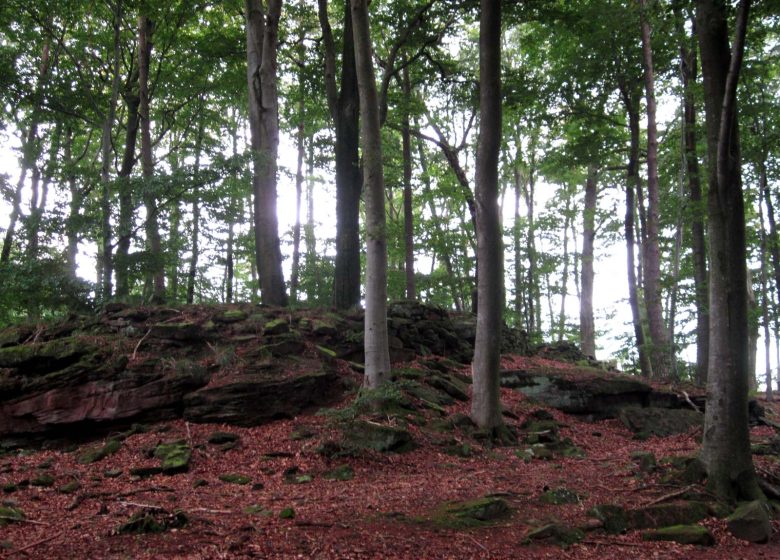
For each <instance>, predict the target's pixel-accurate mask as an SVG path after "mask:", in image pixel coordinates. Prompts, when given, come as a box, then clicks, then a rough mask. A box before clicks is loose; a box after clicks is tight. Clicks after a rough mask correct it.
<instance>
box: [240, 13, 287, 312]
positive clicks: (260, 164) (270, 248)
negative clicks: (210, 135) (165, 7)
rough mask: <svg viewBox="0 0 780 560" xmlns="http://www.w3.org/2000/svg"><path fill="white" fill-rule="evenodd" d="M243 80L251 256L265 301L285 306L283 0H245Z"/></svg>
mask: <svg viewBox="0 0 780 560" xmlns="http://www.w3.org/2000/svg"><path fill="white" fill-rule="evenodd" d="M245 11H246V13H245V17H246V55H247V72H246V75H247V85H248V90H249V125H250V130H251V137H252V163H253V166H254V173H253V175H252V192H253V203H254V226H255V260H256V262H257V270H258V277H259V280H260V290H261V293H262V298H263V303H267V304H269V305H282V306H284V305H287V292H286V289H285V286H284V274H283V272H282V252H281V248H280V243H279V224H278V217H277V215H276V196H277V193H276V174H277V161H276V160H277V157H278V153H279V100H278V98H277V85H276V80H277V76H276V66H277V62H276V51H277V41H278V32H279V19H280V17H281V12H282V0H268V4H267V6H264V5H263V2H262V0H246V3H245Z"/></svg>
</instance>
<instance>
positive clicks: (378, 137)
mask: <svg viewBox="0 0 780 560" xmlns="http://www.w3.org/2000/svg"><path fill="white" fill-rule="evenodd" d="M351 5H352V22H353V33H354V41H355V67H356V69H357V79H358V89H359V91H360V114H361V137H362V141H363V177H364V189H365V193H366V313H365V329H364V341H365V355H366V372H365V378H364V385H365V386H366V387H369V388H377V387H379V386H380V385H381V384H383V383H384V382H385V381H387V379H388V377H389V375H390V351H389V346H388V338H387V230H386V225H385V178H384V170H383V168H382V134H381V130H380V125H379V99H378V96H377V91H376V79H375V77H374V62H373V58H372V53H373V47H372V44H371V33H370V29H371V28H370V25H369V20H368V2H367V0H353V1H352V3H351Z"/></svg>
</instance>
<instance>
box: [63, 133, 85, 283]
mask: <svg viewBox="0 0 780 560" xmlns="http://www.w3.org/2000/svg"><path fill="white" fill-rule="evenodd" d="M62 152H63V153H62V157H63V159H64V160H65V168H66V169H68V172H67V174H66V179H65V180H66V182H67V183H68V190H69V191H70V202H69V205H68V219H67V222H66V224H65V236H66V237H67V239H68V248H67V250H66V252H65V262H66V263H67V266H68V274H69V275H70V277H71V278H72V279H74V280H75V279H76V269H77V266H78V265H77V263H76V257H77V256H78V251H79V232H78V222H79V221H80V218H81V205H82V200H81V198H82V197H81V190H80V189H79V188H78V185H77V183H76V173H75V168H74V164H75V161H74V159H73V128H72V127H70V126H68V127H67V129H66V130H65V146H63V150H62Z"/></svg>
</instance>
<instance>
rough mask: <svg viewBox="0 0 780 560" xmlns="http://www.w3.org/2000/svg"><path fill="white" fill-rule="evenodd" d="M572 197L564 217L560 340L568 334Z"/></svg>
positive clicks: (559, 320)
mask: <svg viewBox="0 0 780 560" xmlns="http://www.w3.org/2000/svg"><path fill="white" fill-rule="evenodd" d="M571 211H572V209H571V198H569V197H568V195H567V198H566V209H565V212H566V214H565V215H564V218H563V272H562V273H561V307H560V310H559V311H558V342H561V341H562V340H563V336H564V334H566V296H567V295H569V294H568V292H569V223H570V222H571V221H572V218H571Z"/></svg>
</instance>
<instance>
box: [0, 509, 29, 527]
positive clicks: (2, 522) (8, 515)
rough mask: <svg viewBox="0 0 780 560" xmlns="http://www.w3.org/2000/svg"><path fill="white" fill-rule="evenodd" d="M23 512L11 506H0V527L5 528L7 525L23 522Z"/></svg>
mask: <svg viewBox="0 0 780 560" xmlns="http://www.w3.org/2000/svg"><path fill="white" fill-rule="evenodd" d="M24 518H25V517H24V512H23V511H22V510H21V509H19V508H16V507H12V506H0V527H5V526H6V525H8V524H9V523H16V522H19V521H24Z"/></svg>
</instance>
